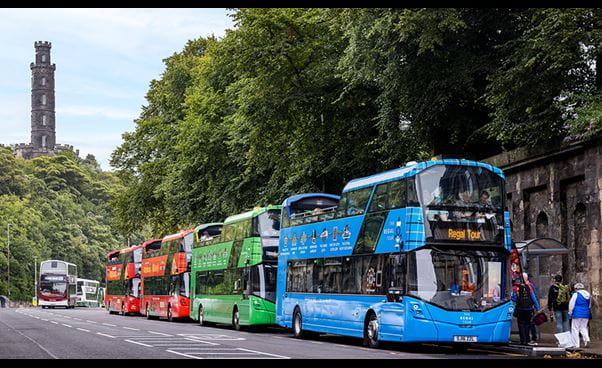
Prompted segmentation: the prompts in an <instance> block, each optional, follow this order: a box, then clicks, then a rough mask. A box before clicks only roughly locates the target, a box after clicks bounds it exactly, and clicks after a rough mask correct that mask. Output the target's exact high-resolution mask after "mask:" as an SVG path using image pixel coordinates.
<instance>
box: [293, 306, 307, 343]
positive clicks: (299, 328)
mask: <svg viewBox="0 0 602 368" xmlns="http://www.w3.org/2000/svg"><path fill="white" fill-rule="evenodd" d="M293 335H294V336H295V337H296V338H298V339H302V338H304V337H305V335H306V334H305V332H304V331H303V318H302V317H301V311H300V310H299V309H296V310H295V314H294V315H293Z"/></svg>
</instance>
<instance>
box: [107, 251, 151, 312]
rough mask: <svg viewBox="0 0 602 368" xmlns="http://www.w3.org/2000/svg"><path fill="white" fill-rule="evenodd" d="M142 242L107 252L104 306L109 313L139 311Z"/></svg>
mask: <svg viewBox="0 0 602 368" xmlns="http://www.w3.org/2000/svg"><path fill="white" fill-rule="evenodd" d="M154 241H155V242H161V240H154ZM149 242H153V240H150V241H149ZM149 242H146V243H144V244H147V243H149ZM144 244H143V245H135V246H132V247H129V248H122V249H119V250H114V251H111V252H109V253H108V254H107V269H106V280H107V288H106V293H105V306H106V308H107V310H108V311H109V313H111V314H113V313H121V314H122V315H126V314H129V313H140V268H141V266H142V250H143V247H144Z"/></svg>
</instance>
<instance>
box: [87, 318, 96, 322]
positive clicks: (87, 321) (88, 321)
mask: <svg viewBox="0 0 602 368" xmlns="http://www.w3.org/2000/svg"><path fill="white" fill-rule="evenodd" d="M86 322H90V323H97V322H95V321H90V320H89V319H87V320H86Z"/></svg>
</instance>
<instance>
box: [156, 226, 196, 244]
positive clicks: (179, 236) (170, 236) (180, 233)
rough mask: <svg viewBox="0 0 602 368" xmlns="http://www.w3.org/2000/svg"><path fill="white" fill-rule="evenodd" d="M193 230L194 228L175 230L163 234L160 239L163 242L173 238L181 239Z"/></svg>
mask: <svg viewBox="0 0 602 368" xmlns="http://www.w3.org/2000/svg"><path fill="white" fill-rule="evenodd" d="M193 231H194V230H190V229H189V230H180V231H179V232H177V233H175V234H171V235H165V236H164V237H163V239H161V241H162V242H165V241H170V240H174V239H181V238H183V237H185V236H186V235H188V234H190V233H191V232H193Z"/></svg>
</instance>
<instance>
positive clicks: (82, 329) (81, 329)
mask: <svg viewBox="0 0 602 368" xmlns="http://www.w3.org/2000/svg"><path fill="white" fill-rule="evenodd" d="M77 329H78V330H80V331H84V332H90V330H86V329H85V328H79V327H78V328H77Z"/></svg>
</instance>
